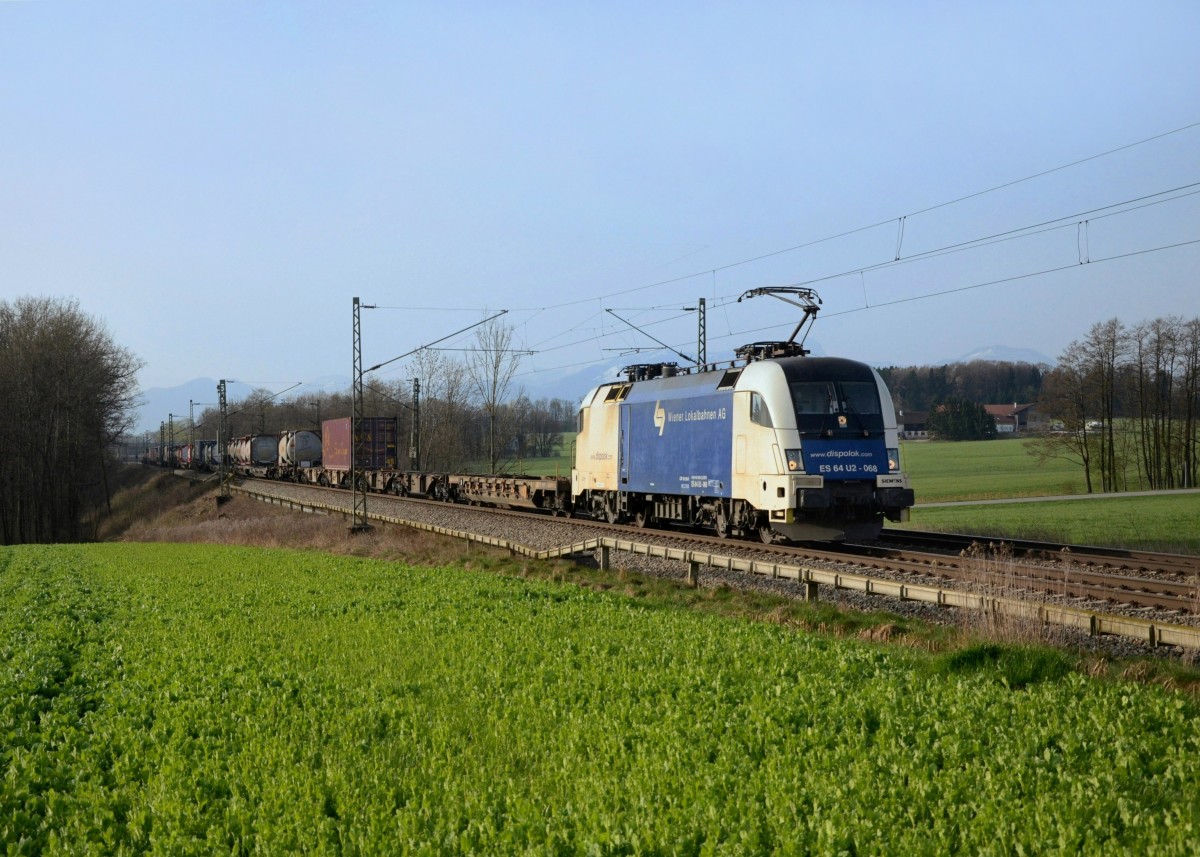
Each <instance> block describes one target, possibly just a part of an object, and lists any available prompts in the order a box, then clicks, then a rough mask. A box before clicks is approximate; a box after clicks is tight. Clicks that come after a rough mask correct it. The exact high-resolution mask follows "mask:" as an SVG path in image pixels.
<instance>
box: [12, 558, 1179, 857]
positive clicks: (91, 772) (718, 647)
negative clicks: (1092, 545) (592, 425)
mask: <svg viewBox="0 0 1200 857" xmlns="http://www.w3.org/2000/svg"><path fill="white" fill-rule="evenodd" d="M0 640H2V641H3V642H2V643H0V704H2V705H3V708H2V709H0V735H2V736H3V740H0V766H2V767H3V770H4V771H5V772H6V773H5V777H4V778H3V780H0V838H2V840H3V842H4V844H5V846H6V850H7V852H8V853H44V854H87V853H95V854H101V853H104V854H109V853H132V852H140V851H151V852H155V853H163V854H211V853H233V854H248V853H251V852H264V853H294V852H297V851H305V852H317V853H330V854H333V853H406V854H468V853H474V854H485V853H486V854H496V853H544V854H714V853H728V854H761V853H767V852H771V851H775V852H778V853H821V854H834V853H881V854H896V853H953V852H965V853H1032V852H1043V851H1046V850H1048V849H1049V850H1053V851H1057V852H1060V853H1116V852H1126V853H1155V854H1184V853H1194V849H1195V843H1196V842H1197V841H1198V839H1200V809H1198V805H1197V804H1196V802H1195V793H1194V789H1195V784H1196V782H1198V781H1200V727H1198V726H1197V722H1198V720H1200V718H1198V717H1197V715H1200V710H1198V709H1197V706H1196V703H1195V702H1194V701H1192V700H1190V699H1188V698H1185V697H1184V696H1182V695H1180V694H1177V693H1174V692H1170V691H1164V690H1162V689H1159V688H1155V687H1147V686H1138V685H1132V684H1129V683H1124V682H1107V681H1096V680H1093V679H1089V678H1087V677H1086V676H1084V675H1081V674H1080V673H1078V672H1074V671H1072V670H1071V669H1070V664H1069V663H1068V661H1067V659H1066V657H1065V656H1063V655H1059V654H1057V653H1053V652H1045V651H1041V650H1034V649H1021V648H1018V649H1005V648H1000V647H994V646H976V647H973V648H970V649H967V650H965V651H959V652H955V653H953V654H949V655H937V656H928V655H922V654H920V653H917V652H913V651H908V650H904V649H898V648H892V649H889V650H885V649H881V648H878V647H876V646H874V645H869V644H866V643H862V642H859V641H855V640H837V639H831V638H829V637H827V636H818V635H811V634H807V633H802V632H797V631H795V630H792V629H789V628H787V627H784V626H782V625H779V624H769V623H752V622H745V621H741V620H737V619H731V618H725V617H719V616H713V615H707V614H705V613H702V612H696V611H690V610H682V609H679V608H676V607H672V606H670V605H668V604H664V603H661V602H656V601H652V600H649V599H646V598H636V597H629V596H627V595H619V594H615V593H599V592H594V591H589V590H586V589H582V588H579V587H576V586H573V585H569V584H561V583H554V582H539V581H534V580H522V579H520V578H513V577H501V576H496V575H492V574H484V573H480V572H477V571H466V570H464V569H462V568H458V567H452V568H441V569H425V568H419V567H412V566H407V565H402V564H396V563H387V562H380V561H374V560H365V559H358V558H353V557H334V556H329V555H326V554H319V553H313V552H294V551H291V552H289V551H278V550H264V549H258V548H230V547H212V546H200V545H169V544H166V545H164V544H110V545H98V546H63V547H23V548H0Z"/></svg>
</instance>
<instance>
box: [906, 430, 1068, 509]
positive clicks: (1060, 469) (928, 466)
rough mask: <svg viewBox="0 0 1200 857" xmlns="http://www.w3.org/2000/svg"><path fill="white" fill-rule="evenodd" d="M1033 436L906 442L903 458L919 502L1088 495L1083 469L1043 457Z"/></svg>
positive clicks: (1062, 461) (1064, 461) (1066, 462)
mask: <svg viewBox="0 0 1200 857" xmlns="http://www.w3.org/2000/svg"><path fill="white" fill-rule="evenodd" d="M1029 443H1030V442H1029V441H1028V440H1024V439H1022V440H1008V439H1006V440H980V441H959V442H955V443H950V442H939V441H904V442H902V443H901V445H900V463H901V465H902V466H903V468H904V470H905V471H906V472H907V473H908V475H909V479H910V481H911V482H912V486H913V490H914V491H915V492H916V494H917V502H918V503H940V502H946V501H952V500H991V499H996V498H1006V497H1045V496H1053V495H1057V494H1083V493H1084V492H1085V491H1086V490H1087V488H1086V485H1085V483H1084V480H1083V471H1082V469H1081V468H1080V467H1079V465H1077V464H1073V463H1071V462H1068V461H1066V460H1064V459H1053V460H1051V461H1047V462H1039V461H1038V459H1037V458H1035V457H1034V456H1032V455H1030V454H1029V452H1028V449H1029Z"/></svg>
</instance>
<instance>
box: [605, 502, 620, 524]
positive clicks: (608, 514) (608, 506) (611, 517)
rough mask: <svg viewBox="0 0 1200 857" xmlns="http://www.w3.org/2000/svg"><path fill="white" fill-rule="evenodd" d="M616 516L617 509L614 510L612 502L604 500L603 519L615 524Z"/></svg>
mask: <svg viewBox="0 0 1200 857" xmlns="http://www.w3.org/2000/svg"><path fill="white" fill-rule="evenodd" d="M617 517H618V515H617V510H616V508H615V506H614V505H613V504H612V503H610V502H609V501H608V500H605V501H604V520H606V521H608V522H609V523H610V524H615V523H616V522H617Z"/></svg>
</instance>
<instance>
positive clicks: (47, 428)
mask: <svg viewBox="0 0 1200 857" xmlns="http://www.w3.org/2000/svg"><path fill="white" fill-rule="evenodd" d="M139 368H141V364H140V363H139V361H138V360H137V359H136V358H135V357H134V356H133V355H132V354H131V353H130V352H129V351H127V350H126V349H124V348H121V347H120V346H118V345H116V343H114V342H113V340H112V338H111V337H110V336H109V334H108V332H107V331H106V330H105V329H104V327H103V326H102V325H101V324H100V323H99V322H97V321H96V320H94V319H92V318H90V317H89V316H87V315H85V314H84V313H82V312H81V311H80V310H79V306H78V303H77V302H75V301H70V300H61V299H49V298H19V299H17V300H16V301H13V302H12V303H8V302H0V415H3V418H0V451H2V453H3V454H0V543H3V544H20V543H26V542H53V541H77V540H80V539H83V538H86V537H87V536H88V535H90V534H89V533H87V532H86V525H85V519H86V515H87V513H88V512H90V511H91V510H93V509H94V508H96V507H97V506H99V505H102V504H104V503H106V502H107V500H108V493H109V465H108V457H107V452H108V449H109V447H110V446H111V444H112V443H113V442H114V441H115V440H116V439H117V438H118V437H119V436H120V435H121V434H122V433H123V432H125V431H126V430H127V429H128V428H129V425H130V421H131V415H132V408H133V406H134V404H135V401H136V397H137V378H136V373H137V370H138V369H139Z"/></svg>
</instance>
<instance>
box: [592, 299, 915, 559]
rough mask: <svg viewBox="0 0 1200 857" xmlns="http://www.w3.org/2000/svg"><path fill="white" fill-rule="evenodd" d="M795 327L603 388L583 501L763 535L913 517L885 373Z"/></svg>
mask: <svg viewBox="0 0 1200 857" xmlns="http://www.w3.org/2000/svg"><path fill="white" fill-rule="evenodd" d="M815 314H816V309H815V305H813V307H812V309H811V311H810V310H808V309H806V319H808V318H811V317H812V316H815ZM802 324H803V322H802ZM799 330H800V326H797V329H796V332H799ZM795 335H796V334H795V333H793V338H792V340H788V341H787V342H778V343H775V342H771V343H754V344H752V345H748V346H745V347H743V348H741V349H739V350H738V352H737V353H738V358H739V360H737V361H734V363H733V364H732V365H731V366H730V367H729V368H727V369H708V367H704V370H702V371H693V372H688V373H686V374H684V373H680V371H679V369H678V367H677V366H676V364H673V363H665V364H642V365H637V366H630V367H626V370H625V371H626V379H625V380H624V381H617V382H613V383H610V384H603V385H601V386H599V387H597V388H595V389H594V390H592V391H591V392H590V393H589V394H588V395H587V396H586V397H585V398H584V400H583V403H582V406H581V408H580V411H579V425H578V429H579V435H578V437H577V439H576V451H575V468H574V469H573V471H572V474H571V483H572V490H573V493H574V507H575V511H576V514H580V513H584V514H590V515H591V516H592V517H595V518H602V519H606V520H608V521H610V522H611V521H619V520H628V521H632V522H634V523H636V524H637V525H639V526H664V525H679V526H691V527H696V526H698V527H705V528H709V529H711V530H713V531H715V532H716V533H717V535H719V536H722V537H725V536H730V535H738V536H753V535H757V536H758V537H759V538H761V539H762V540H763V541H765V542H770V541H773V540H775V539H776V538H780V537H782V538H786V539H789V540H792V541H808V540H821V541H827V540H844V539H871V538H874V537H876V536H878V535H879V532H880V530H881V529H882V527H883V521H884V520H885V519H887V520H890V521H904V520H907V519H908V510H909V508H910V507H911V506H912V505H913V502H914V497H913V491H912V489H911V488H910V487H909V482H908V477H907V476H906V475H905V474H904V472H903V471H902V470H901V469H900V443H899V434H898V431H897V426H896V415H895V410H894V408H893V406H892V398H891V395H890V394H889V393H888V390H887V386H886V385H885V384H884V383H883V379H882V378H881V377H880V376H879V373H878V372H876V371H875V370H874V369H872V368H871V367H870V366H868V365H867V364H865V363H860V362H857V361H854V360H847V359H843V358H836V357H809V356H807V355H808V351H807V350H805V349H804V347H803V345H802V344H801V343H796V342H794V341H793V340H794V338H795ZM739 363H740V365H739Z"/></svg>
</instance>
